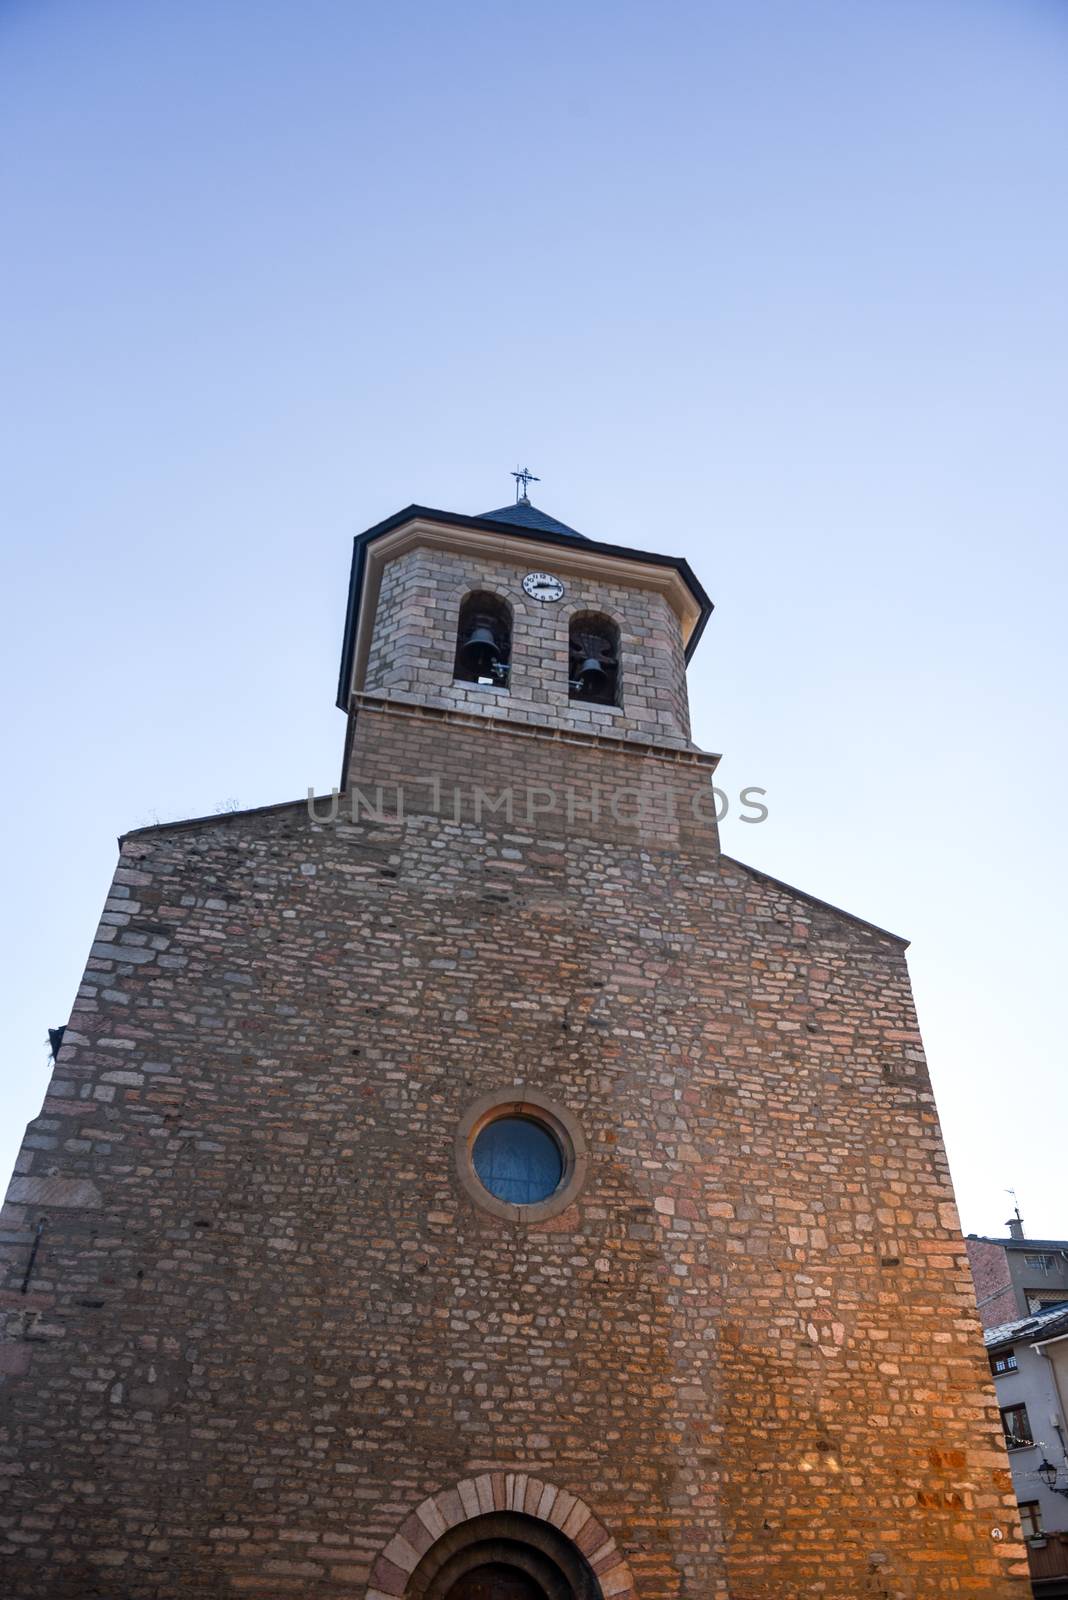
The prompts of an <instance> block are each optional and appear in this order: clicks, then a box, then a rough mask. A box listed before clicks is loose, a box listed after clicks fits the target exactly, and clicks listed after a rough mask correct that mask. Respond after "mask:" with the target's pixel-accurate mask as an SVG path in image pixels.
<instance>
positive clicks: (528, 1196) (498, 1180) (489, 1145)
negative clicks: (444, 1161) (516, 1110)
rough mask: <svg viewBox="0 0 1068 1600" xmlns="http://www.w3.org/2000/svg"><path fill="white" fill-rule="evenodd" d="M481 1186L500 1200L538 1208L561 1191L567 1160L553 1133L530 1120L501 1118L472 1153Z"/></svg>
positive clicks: (479, 1138) (485, 1130)
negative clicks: (539, 1204)
mask: <svg viewBox="0 0 1068 1600" xmlns="http://www.w3.org/2000/svg"><path fill="white" fill-rule="evenodd" d="M471 1158H472V1161H473V1163H474V1168H475V1171H476V1173H477V1174H478V1177H479V1180H480V1182H481V1183H482V1184H483V1185H484V1186H485V1188H487V1189H488V1190H489V1192H490V1194H492V1195H495V1196H496V1198H497V1199H498V1200H507V1201H509V1202H510V1203H511V1204H512V1205H516V1206H531V1205H537V1203H538V1201H539V1200H547V1199H548V1198H549V1196H550V1195H551V1194H554V1193H555V1191H556V1190H557V1189H558V1188H559V1187H560V1179H561V1178H562V1177H563V1175H564V1158H563V1156H562V1155H561V1153H560V1146H559V1145H558V1144H557V1142H556V1140H555V1139H554V1138H553V1136H552V1134H551V1133H550V1132H549V1130H548V1129H547V1128H545V1127H543V1126H542V1124H541V1123H540V1122H534V1121H533V1120H532V1119H531V1118H530V1117H498V1119H497V1121H496V1122H491V1123H489V1125H488V1126H487V1127H485V1128H483V1130H482V1132H481V1133H480V1134H479V1136H478V1138H477V1139H476V1140H475V1146H474V1149H473V1150H472V1152H471Z"/></svg>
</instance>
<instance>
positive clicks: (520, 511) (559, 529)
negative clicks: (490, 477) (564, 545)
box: [479, 499, 593, 544]
mask: <svg viewBox="0 0 1068 1600" xmlns="http://www.w3.org/2000/svg"><path fill="white" fill-rule="evenodd" d="M479 520H480V521H485V522H513V523H516V524H517V525H518V526H519V527H520V528H532V529H534V530H535V531H536V532H538V533H564V534H567V536H568V537H569V538H571V539H582V540H583V541H584V542H585V543H586V544H592V543H593V540H592V539H587V538H586V535H585V534H584V533H579V532H577V530H576V529H574V528H569V527H568V525H567V523H566V522H558V521H557V520H556V518H555V517H550V516H549V514H548V512H546V511H539V510H538V507H537V506H532V505H531V503H530V501H529V500H526V499H523V500H517V501H516V502H515V504H514V505H510V506H502V507H501V509H500V510H499V511H482V512H480V513H479Z"/></svg>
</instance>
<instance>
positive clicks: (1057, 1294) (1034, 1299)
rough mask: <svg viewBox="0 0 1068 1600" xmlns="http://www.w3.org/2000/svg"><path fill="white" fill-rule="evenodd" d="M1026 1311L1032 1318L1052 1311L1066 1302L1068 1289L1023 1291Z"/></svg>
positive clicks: (1067, 1300)
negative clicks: (1043, 1312)
mask: <svg viewBox="0 0 1068 1600" xmlns="http://www.w3.org/2000/svg"><path fill="white" fill-rule="evenodd" d="M1024 1294H1025V1295H1026V1296H1027V1309H1028V1311H1030V1313H1031V1315H1032V1316H1037V1315H1038V1314H1039V1313H1040V1312H1042V1311H1052V1310H1053V1308H1054V1306H1063V1305H1064V1304H1065V1303H1066V1302H1068V1289H1025V1290H1024Z"/></svg>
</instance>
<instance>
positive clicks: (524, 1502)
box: [366, 1472, 636, 1600]
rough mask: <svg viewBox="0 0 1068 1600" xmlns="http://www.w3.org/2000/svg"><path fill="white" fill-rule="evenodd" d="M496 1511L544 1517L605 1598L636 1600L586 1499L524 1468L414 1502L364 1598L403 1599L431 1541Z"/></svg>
mask: <svg viewBox="0 0 1068 1600" xmlns="http://www.w3.org/2000/svg"><path fill="white" fill-rule="evenodd" d="M494 1511H498V1512H504V1511H512V1512H519V1513H522V1514H524V1515H525V1516H528V1517H534V1518H536V1519H537V1520H538V1521H540V1522H547V1523H548V1524H549V1525H550V1526H551V1527H553V1528H556V1529H558V1530H559V1532H560V1533H562V1534H563V1535H564V1536H565V1538H568V1539H570V1540H571V1541H572V1543H573V1544H574V1545H575V1546H576V1547H577V1549H578V1550H580V1551H581V1553H582V1554H583V1555H584V1556H585V1558H586V1560H587V1561H588V1562H589V1565H590V1566H591V1567H592V1568H593V1571H594V1573H595V1574H596V1577H597V1581H598V1583H599V1584H600V1586H601V1592H602V1594H603V1595H604V1597H605V1600H636V1597H635V1590H634V1582H633V1579H632V1578H631V1575H630V1569H629V1567H628V1566H627V1563H626V1561H625V1560H624V1557H623V1552H622V1551H621V1550H620V1548H619V1546H618V1545H617V1544H616V1541H615V1540H614V1539H613V1537H612V1535H611V1534H610V1533H609V1531H608V1529H607V1528H606V1527H605V1525H604V1523H603V1522H601V1520H600V1519H599V1518H598V1517H596V1516H595V1515H594V1513H593V1512H592V1511H591V1510H590V1508H589V1506H588V1505H587V1504H586V1502H585V1501H584V1500H581V1499H580V1498H579V1496H578V1495H575V1494H571V1493H570V1491H569V1490H567V1489H558V1488H557V1487H556V1485H555V1484H551V1483H546V1482H545V1480H544V1479H543V1478H535V1477H533V1476H531V1474H529V1473H526V1472H483V1473H480V1474H479V1475H478V1477H475V1478H464V1479H462V1480H461V1481H460V1482H459V1483H457V1484H455V1485H454V1486H453V1487H451V1488H448V1489H439V1490H438V1492H437V1493H436V1494H432V1495H430V1496H429V1497H428V1498H427V1499H426V1500H424V1501H423V1503H422V1505H419V1506H416V1508H415V1510H414V1511H413V1512H411V1513H410V1514H409V1515H408V1516H407V1517H406V1518H405V1519H404V1521H403V1522H402V1523H401V1525H400V1527H399V1528H398V1529H397V1531H396V1533H395V1534H394V1535H393V1537H392V1539H391V1540H390V1541H389V1543H388V1544H387V1545H386V1546H385V1548H384V1549H383V1550H382V1551H381V1552H380V1553H379V1555H378V1558H377V1560H376V1561H375V1564H374V1566H373V1567H372V1568H371V1582H370V1586H369V1587H368V1590H367V1595H366V1600H403V1597H404V1594H405V1590H406V1589H407V1586H408V1580H409V1578H410V1577H411V1575H412V1573H413V1572H414V1571H415V1569H416V1567H417V1566H418V1565H419V1563H420V1561H421V1560H422V1558H423V1556H424V1555H425V1554H426V1552H427V1551H428V1550H429V1549H430V1547H431V1546H432V1545H433V1544H436V1542H437V1541H438V1540H439V1539H440V1538H441V1537H442V1536H443V1535H444V1534H446V1533H448V1531H449V1529H450V1528H455V1527H457V1526H458V1525H459V1524H461V1523H464V1522H470V1521H472V1520H473V1519H474V1518H475V1517H484V1516H487V1515H489V1514H490V1513H491V1512H494Z"/></svg>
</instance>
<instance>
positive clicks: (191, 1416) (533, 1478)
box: [0, 475, 1027, 1600]
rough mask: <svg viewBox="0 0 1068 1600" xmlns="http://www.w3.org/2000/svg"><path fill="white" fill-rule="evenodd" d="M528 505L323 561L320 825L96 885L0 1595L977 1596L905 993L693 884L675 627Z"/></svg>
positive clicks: (40, 1217)
mask: <svg viewBox="0 0 1068 1600" xmlns="http://www.w3.org/2000/svg"><path fill="white" fill-rule="evenodd" d="M528 482H529V479H528V477H527V476H526V475H520V477H519V491H518V498H517V501H516V503H515V504H510V505H508V506H505V507H503V508H501V509H498V510H495V511H491V512H489V513H487V514H484V515H479V516H470V515H465V514H459V513H453V512H447V511H441V510H434V509H431V508H428V507H424V506H418V505H412V506H408V507H407V508H406V509H404V510H403V511H399V512H398V513H397V514H396V515H394V516H391V517H389V518H388V519H387V520H386V521H384V522H380V523H378V524H377V525H376V526H374V527H372V528H370V529H369V530H368V531H367V532H366V533H364V534H361V535H360V536H359V537H358V538H357V539H356V540H355V546H354V553H353V562H352V571H351V579H350V585H349V592H348V603H347V611H346V617H345V624H344V635H343V639H342V652H341V672H340V682H339V686H338V700H337V703H338V706H339V708H340V709H341V711H342V712H343V713H344V717H345V728H346V734H345V745H344V757H343V774H342V778H341V781H340V783H339V785H338V789H337V790H336V791H335V792H334V793H332V794H320V795H318V796H316V797H309V796H301V797H298V798H295V799H294V800H292V801H291V802H290V803H286V804H281V805H274V806H268V807H263V808H260V809H257V810H252V811H244V812H235V813H228V814H223V815H215V816H209V817H201V818H196V819H193V820H190V821H186V822H179V823H170V824H164V825H161V826H155V827H149V828H141V829H138V830H137V831H136V832H134V833H130V834H127V835H126V836H125V837H124V838H123V839H122V840H121V842H120V844H121V847H120V855H119V861H118V866H117V869H116V872H115V876H114V881H113V883H112V886H111V889H110V892H109V894H108V898H107V900H106V903H105V907H104V911H103V914H102V918H101V921H100V925H99V928H98V929H97V932H96V934H95V938H94V940H93V942H92V946H91V951H90V954H89V957H88V961H87V964H86V968H85V974H84V978H83V981H82V984H81V986H80V988H79V990H78V994H77V996H76V998H75V1000H74V1005H73V1008H72V1011H71V1014H70V1019H69V1022H68V1023H67V1025H66V1027H65V1030H64V1031H63V1035H62V1040H61V1041H59V1040H58V1039H57V1048H56V1052H55V1065H54V1073H53V1078H52V1082H51V1084H50V1087H49V1090H48V1093H47V1096H46V1098H45V1102H44V1105H43V1108H42V1111H41V1114H40V1116H39V1117H38V1118H36V1119H35V1120H34V1121H33V1122H32V1123H31V1124H30V1126H29V1128H28V1130H27V1134H26V1138H25V1142H24V1145H23V1149H22V1152H21V1154H20V1157H19V1160H18V1163H17V1166H16V1170H15V1175H14V1177H13V1179H12V1182H11V1186H10V1189H9V1192H8V1197H7V1203H6V1205H5V1208H4V1232H3V1242H2V1250H3V1257H2V1259H3V1267H4V1276H3V1290H2V1304H3V1326H4V1343H3V1344H2V1345H0V1406H2V1432H0V1470H2V1472H3V1475H4V1480H3V1481H4V1483H5V1486H6V1487H5V1490H4V1495H3V1499H2V1503H0V1552H2V1554H0V1568H2V1576H0V1594H3V1595H5V1596H12V1597H15V1596H17V1597H18V1600H33V1597H45V1596H47V1597H48V1600H74V1597H77V1600H84V1597H87V1596H101V1597H108V1600H185V1597H208V1596H210V1597H213V1600H223V1597H247V1600H298V1597H300V1600H304V1597H307V1596H311V1595H315V1596H322V1597H324V1600H325V1597H336V1600H802V1597H809V1596H812V1597H819V1600H862V1597H865V1600H868V1597H870V1600H930V1597H935V1596H966V1595H974V1596H981V1597H984V1600H1009V1597H1010V1596H1017V1597H1019V1596H1022V1595H1023V1594H1024V1593H1026V1592H1027V1566H1026V1561H1025V1559H1024V1553H1023V1548H1022V1546H1021V1544H1020V1542H1019V1527H1018V1523H1017V1514H1016V1504H1015V1497H1014V1495H1013V1492H1012V1486H1011V1482H1010V1479H1009V1473H1008V1467H1007V1461H1006V1457H1005V1453H1004V1449H1003V1446H1002V1442H1001V1429H1000V1426H999V1420H998V1412H997V1409H996V1405H995V1400H994V1394H993V1389H992V1384H991V1379H990V1373H989V1369H988V1366H987V1362H986V1358H985V1355H984V1350H983V1344H982V1338H981V1335H980V1332H979V1328H978V1318H977V1314H976V1309H975V1300H974V1294H973V1290H972V1286H971V1280H970V1276H969V1272H968V1265H967V1260H966V1257H965V1252H964V1245H963V1242H962V1240H961V1236H960V1230H959V1225H958V1220H957V1216H956V1211H955V1207H954V1203H953V1193H952V1186H951V1183H950V1176H949V1171H948V1167H947V1163H946V1158H945V1153H944V1149H943V1144H942V1139H941V1134H940V1130H939V1124H938V1118H937V1113H936V1110H935V1105H934V1101H933V1098H932V1094H931V1087H930V1081H929V1078H928V1075H927V1071H926V1068H925V1064H924V1056H923V1050H922V1045H921V1040H920V1035H919V1032H918V1029H917V1023H916V1017H915V1012H914V1006H913V1001H912V996H911V991H910V985H909V978H908V973H907V969H906V964H905V948H906V946H905V942H904V941H903V940H902V939H901V938H899V937H897V936H896V935H894V934H892V933H888V932H886V931H885V930H884V929H882V928H879V927H876V926H874V925H873V924H871V923H869V922H866V921H864V920H863V919H862V918H861V917H858V916H855V915H852V914H850V913H848V912H845V911H842V910H838V909H836V908H835V907H833V906H831V905H828V904H826V903H825V902H823V901H822V900H820V899H818V898H816V897H815V896H813V895H812V894H809V893H805V892H802V891H801V890H798V889H795V888H792V887H790V886H789V885H788V884H786V883H782V882H779V881H777V880H776V879H774V878H772V877H769V876H768V875H767V874H766V873H763V872H760V871H757V870H755V869H753V868H752V867H748V866H746V865H744V864H743V863H742V862H740V861H737V860H734V859H733V858H731V857H729V856H727V855H725V854H723V853H722V852H721V850H720V847H719V841H718V836H717V826H716V809H715V804H714V800H713V794H712V786H713V776H714V773H715V768H716V762H717V757H716V756H715V755H713V754H709V753H706V752H704V751H702V750H700V749H698V748H697V747H696V746H695V745H694V743H693V742H692V740H691V736H690V724H689V713H688V704H687V691H686V664H687V661H688V660H689V658H690V656H691V654H692V653H693V651H694V650H695V649H696V648H697V646H698V643H699V641H700V640H701V639H702V636H703V635H704V633H705V630H706V624H707V623H708V622H709V618H710V614H711V611H712V606H711V603H710V601H709V599H708V596H707V595H706V593H705V590H704V588H703V587H702V585H701V583H700V582H699V580H698V578H697V577H696V576H695V574H694V573H693V571H692V570H691V569H690V567H689V565H688V564H687V562H686V561H684V560H681V559H676V558H674V557H670V556H666V555H663V554H660V553H659V552H657V551H654V550H636V549H628V548H624V547H621V546H619V545H616V544H613V543H608V542H603V541H600V540H595V539H592V538H587V537H584V536H583V535H582V534H580V533H577V532H575V531H574V530H573V529H572V528H570V527H568V526H566V525H565V524H564V523H562V522H559V521H557V520H556V519H555V518H553V517H551V516H549V515H547V514H546V513H544V512H542V511H541V510H539V509H538V508H537V507H536V506H534V505H533V504H531V502H530V500H529V498H528V495H527V487H528ZM651 542H656V541H651ZM711 637H712V633H710V634H709V638H710V639H711ZM264 642H265V644H266V645H268V646H269V641H264ZM705 648H709V644H708V643H707V642H706V646H705ZM278 734H279V737H280V738H284V736H285V730H284V729H281V728H280V729H279V730H278ZM193 755H194V752H190V756H191V758H192V757H193ZM54 860H55V864H56V869H57V870H59V869H60V861H59V858H58V856H57V857H55V858H54ZM57 1032H58V1030H57Z"/></svg>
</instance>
